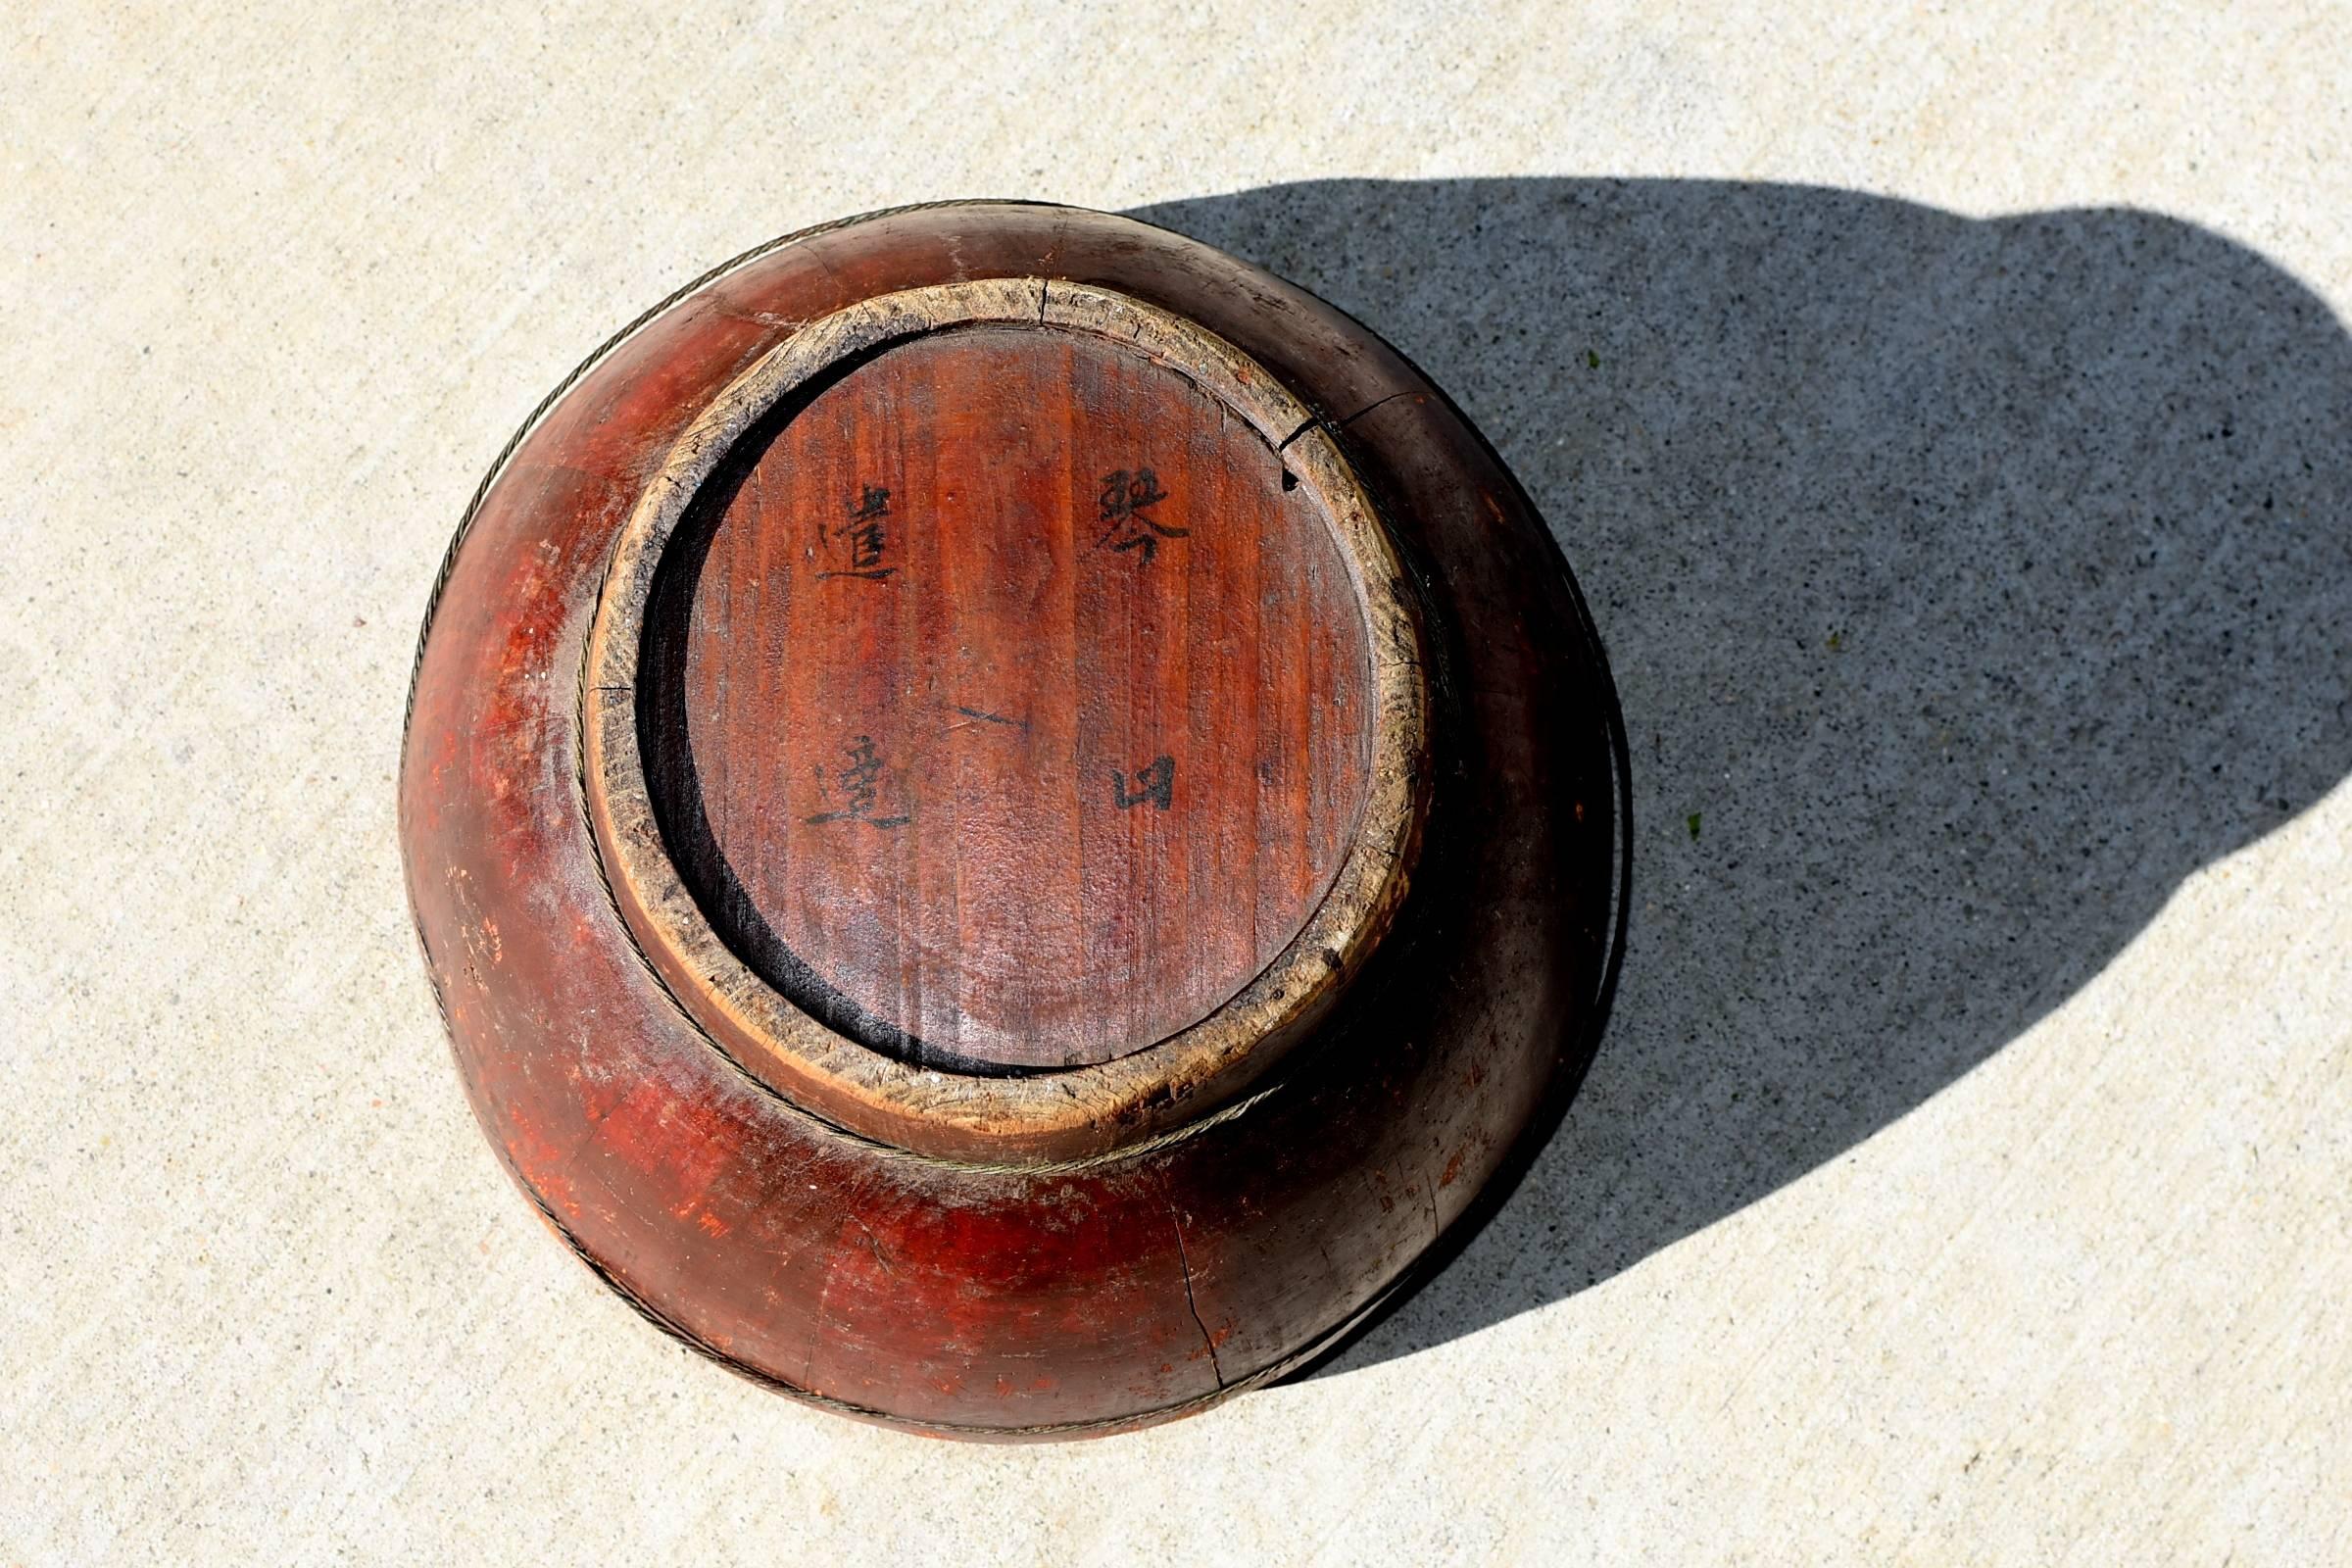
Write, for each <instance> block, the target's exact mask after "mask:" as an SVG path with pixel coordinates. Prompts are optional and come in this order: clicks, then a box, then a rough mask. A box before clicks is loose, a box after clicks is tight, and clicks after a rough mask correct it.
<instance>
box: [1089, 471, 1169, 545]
mask: <svg viewBox="0 0 2352 1568" xmlns="http://www.w3.org/2000/svg"><path fill="white" fill-rule="evenodd" d="M1167 499H1168V493H1167V492H1166V491H1165V490H1162V489H1161V488H1160V487H1159V475H1158V474H1156V473H1154V472H1152V470H1151V469H1150V468H1133V469H1129V468H1121V469H1119V470H1118V471H1117V472H1116V473H1106V474H1104V475H1103V494H1102V497H1101V505H1102V511H1103V519H1102V520H1103V522H1104V523H1106V524H1107V525H1108V526H1106V527H1105V528H1104V529H1103V537H1102V538H1100V539H1098V540H1097V541H1096V543H1097V544H1099V545H1103V546H1107V547H1108V548H1110V549H1112V550H1136V551H1141V552H1142V555H1141V557H1140V559H1141V560H1142V561H1143V562H1144V563H1145V564H1150V563H1151V561H1152V557H1153V556H1156V555H1157V554H1159V542H1160V541H1161V540H1162V539H1182V538H1185V537H1187V536H1189V535H1190V534H1191V533H1192V530H1191V529H1190V528H1172V527H1170V526H1168V524H1166V523H1164V522H1161V521H1160V520H1159V519H1158V518H1157V517H1154V516H1152V513H1151V511H1150V509H1151V508H1152V507H1154V506H1156V505H1158V504H1159V503H1160V502H1162V501H1165V500H1167Z"/></svg>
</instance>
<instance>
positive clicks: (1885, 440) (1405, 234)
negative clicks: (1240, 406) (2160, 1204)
mask: <svg viewBox="0 0 2352 1568" xmlns="http://www.w3.org/2000/svg"><path fill="white" fill-rule="evenodd" d="M1137 216H1139V217H1142V218H1146V219H1148V220H1150V221H1153V222H1158V223H1163V224H1165V225H1167V226H1169V227H1171V228H1176V229H1180V230H1182V231H1184V232H1186V233H1189V234H1193V235H1196V236H1198V237H1199V238H1201V239H1204V240H1207V241H1209V242H1211V243H1213V244H1216V245H1220V246H1223V247H1225V248H1226V249H1228V250H1232V251H1235V252H1237V253H1239V254H1240V255H1242V256H1245V257H1248V258H1250V259H1251V260H1253V261H1256V262H1258V263H1261V264H1262V265H1264V266H1266V267H1268V268H1271V269H1272V270H1275V271H1277V272H1280V273H1283V274H1284V275H1286V276H1288V277H1291V278H1293V279H1295V280H1297V281H1298V282H1299V283H1301V284H1304V285H1305V286H1306V287H1308V288H1311V289H1313V290H1315V291H1316V292H1317V293H1320V294H1322V295H1323V296H1325V297H1326V298H1328V299H1330V300H1332V301H1333V302H1335V303H1336V304H1338V305H1340V306H1342V307H1344V308H1346V309H1347V310H1348V311H1350V312H1352V313H1354V314H1355V315H1357V316H1358V317H1360V318H1362V319H1364V320H1365V321H1366V322H1368V323H1369V324H1370V325H1371V326H1372V327H1373V328H1374V329H1375V330H1377V331H1379V332H1380V333H1381V334H1383V335H1384V336H1386V337H1388V338H1389V339H1390V340H1391V341H1393V342H1395V343H1396V344H1397V346H1398V347H1400V348H1402V349H1403V350H1404V351H1405V352H1406V353H1407V354H1409V355H1410V356H1412V357H1413V358H1414V359H1415V360H1417V361H1418V362H1419V363H1420V364H1421V366H1422V367H1423V368H1425V369H1426V370H1428V371H1429V372H1430V374H1431V375H1432V376H1433V377H1435V378H1436V380H1437V381H1438V382H1439V383H1440V384H1441V385H1443V386H1444V387H1446V389H1447V390H1448V391H1449V392H1451V393H1452V394H1453V396H1454V397H1455V398H1456V399H1457V400H1458V401H1459V402H1460V404H1461V405H1462V407H1463V408H1464V410H1465V411H1466V412H1467V413H1468V414H1469V415H1470V417H1472V418H1473V419H1474V420H1476V421H1477V422H1478V423H1479V424H1480V426H1481V427H1482V428H1483V429H1484V430H1485V431H1486V433H1487V435H1488V436H1489V437H1490V438H1491V439H1492V440H1493V441H1494V442H1495V446H1496V447H1497V448H1498V449H1499V450H1500V451H1501V453H1502V455H1503V457H1504V459H1505V460H1506V461H1507V462H1508V463H1509V464H1510V465H1511V466H1512V467H1513V468H1514V469H1516V471H1517V472H1518V474H1519V477H1520V478H1521V480H1522V481H1523V482H1524V483H1525V484H1526V485H1527V487H1528V489H1529V490H1530V491H1531V492H1532V493H1533V495H1534V496H1535V498H1536V501H1537V503H1538V504H1539V505H1540V506H1541V507H1542V508H1543V510H1544V514H1545V515H1546V516H1547V517H1548V518H1549V519H1550V522H1551V525H1552V527H1553V530H1554V532H1555V533H1556V534H1557V536H1558V538H1559V540H1560V542H1561V545H1562V547H1563V548H1564V549H1565V551H1566V553H1567V556H1568V559H1569V561H1570V563H1571V564H1572V565H1573V566H1574V567H1575V569H1576V572H1577V574H1578V576H1579V578H1580V580H1581V581H1582V582H1583V584H1584V587H1585V590H1586V592H1587V594H1588V595H1589V596H1590V597H1591V599H1592V601H1593V610H1594V613H1595V615H1596V616H1597V618H1598V620H1599V623H1600V630H1601V633H1602V635H1603V636H1604V637H1605V638H1606V639H1607V642H1608V646H1609V652H1610V657H1611V661H1612V663H1613V665H1614V667H1615V671H1616V676H1617V682H1618V687H1619V691H1620V693H1621V695H1622V697H1623V700H1624V707H1625V714H1626V721H1627V724H1628V726H1629V729H1630V732H1631V736H1632V742H1633V763H1634V781H1635V792H1634V821H1635V825H1636V833H1637V844H1636V850H1635V871H1634V884H1633V886H1634V908H1633V931H1632V939H1631V945H1630V952H1629V956H1628V958H1627V961H1626V967H1625V970H1624V974H1623V978H1622V984H1621V988H1620V991H1619V993H1618V997H1617V1002H1616V1008H1615V1013H1614V1017H1613V1019H1612V1021H1611V1023H1610V1025H1609V1029H1608V1033H1607V1036H1606V1038H1605V1039H1604V1040H1603V1042H1602V1044H1601V1048H1600V1054H1599V1055H1598V1057H1597V1059H1596V1060H1595V1062H1594V1065H1593V1070H1592V1073H1591V1076H1590V1077H1589V1078H1588V1079H1587V1081H1586V1084H1585V1087H1584V1090H1583V1093H1582V1095H1581V1097H1580V1098H1579V1099H1578V1100H1577V1102H1576V1103H1575V1105H1574V1106H1573V1108H1572V1109H1571V1110H1570V1112H1569V1114H1568V1116H1567V1118H1566V1120H1565V1122H1564V1123H1563V1124H1562V1126H1561V1129H1560V1131H1559V1133H1558V1134H1557V1136H1556V1137H1554V1138H1553V1139H1552V1141H1551V1142H1550V1144H1549V1145H1548V1146H1547V1147H1546V1148H1545V1149H1544V1151H1543V1152H1542V1154H1541V1155H1540V1156H1539V1157H1537V1158H1536V1160H1535V1162H1534V1164H1533V1167H1532V1168H1531V1169H1530V1171H1529V1173H1528V1175H1527V1177H1526V1179H1525V1180H1524V1181H1523V1182H1522V1183H1521V1185H1520V1186H1519V1188H1518V1189H1517V1191H1516V1193H1515V1194H1514V1195H1513V1196H1512V1197H1511V1198H1510V1200H1509V1201H1508V1202H1507V1203H1505V1204H1503V1206H1502V1207H1501V1209H1500V1211H1499V1213H1498V1214H1496V1215H1495V1217H1494V1218H1493V1219H1492V1220H1491V1221H1490V1222H1489V1223H1487V1225H1486V1226H1485V1228H1484V1230H1483V1231H1481V1232H1479V1233H1478V1234H1477V1235H1476V1236H1475V1237H1474V1238H1471V1239H1468V1240H1467V1242H1466V1244H1465V1245H1461V1246H1460V1250H1459V1252H1458V1255H1457V1256H1454V1257H1453V1259H1452V1261H1451V1264H1450V1266H1449V1267H1447V1268H1446V1269H1445V1270H1444V1271H1443V1272H1442V1273H1440V1274H1438V1275H1437V1276H1436V1277H1435V1278H1434V1279H1433V1280H1432V1281H1430V1283H1428V1284H1427V1285H1425V1286H1424V1287H1423V1288H1422V1289H1421V1290H1419V1291H1418V1292H1417V1293H1415V1294H1414V1295H1412V1296H1411V1297H1409V1298H1408V1299H1405V1300H1404V1301H1402V1302H1401V1303H1400V1304H1398V1305H1397V1306H1396V1307H1395V1308H1393V1309H1392V1310H1391V1311H1389V1312H1388V1313H1387V1314H1385V1315H1384V1316H1383V1318H1382V1319H1381V1320H1379V1321H1378V1322H1376V1323H1375V1324H1373V1325H1372V1326H1371V1327H1370V1328H1369V1329H1368V1330H1367V1331H1366V1332H1364V1333H1362V1334H1360V1335H1359V1336H1357V1337H1356V1338H1355V1339H1354V1340H1353V1341H1352V1342H1351V1343H1350V1344H1349V1345H1348V1346H1347V1347H1345V1348H1343V1349H1342V1350H1341V1351H1340V1352H1339V1353H1338V1354H1337V1355H1336V1356H1334V1357H1332V1358H1329V1359H1327V1360H1326V1361H1325V1362H1324V1363H1323V1370H1324V1371H1327V1372H1328V1371H1344V1370H1348V1369H1351V1368H1355V1367H1361V1366H1367V1365H1371V1364H1374V1363H1377V1362H1379V1361H1382V1360H1386V1359H1388V1358H1390V1357H1393V1356H1397V1355H1403V1354H1407V1353H1409V1352H1411V1351H1414V1350H1417V1349H1420V1348H1426V1347H1428V1346H1432V1345H1436V1344H1440V1343H1443V1342H1445V1341H1447V1340H1451V1339H1454V1338H1456V1337H1459V1336H1461V1335H1465V1334H1469V1333H1472V1332H1475V1331H1476V1330H1478V1329H1480V1328H1483V1327H1485V1326H1487V1325H1489V1324H1492V1323H1496V1322H1499V1321H1502V1320H1504V1319H1507V1318H1510V1317H1512V1316H1514V1315H1516V1314H1518V1313H1521V1312H1525V1311H1528V1310H1530V1309H1533V1308H1536V1307H1540V1306H1543V1305H1545V1304H1546V1303H1549V1302H1552V1301H1555V1300H1558V1299H1562V1298H1565V1297H1568V1296H1571V1295H1573V1294H1575V1293H1576V1292H1577V1291H1579V1290H1582V1289H1583V1288H1585V1287H1586V1286H1588V1285H1591V1284H1593V1283H1595V1282H1596V1281H1599V1280H1601V1279H1604V1278H1606V1277H1608V1276H1609V1275H1611V1274H1614V1273H1616V1272H1617V1271H1619V1270H1621V1269H1625V1268H1627V1267H1629V1266H1631V1265H1633V1264H1635V1263H1637V1262H1639V1261H1640V1260H1641V1259H1642V1258H1643V1257H1644V1256H1646V1255H1647V1254H1649V1253H1650V1252H1653V1251H1655V1250H1658V1249H1659V1248H1662V1247H1666V1246H1669V1245H1671V1244H1672V1243H1674V1242H1675V1241H1676V1240H1677V1239H1679V1238H1681V1237H1683V1236H1686V1235H1688V1234H1690V1233H1691V1231H1694V1230H1696V1229H1698V1228H1699V1227H1701V1226H1704V1225H1707V1224H1709V1223H1711V1222H1713V1221H1714V1220H1716V1219H1718V1218H1721V1217H1722V1216H1724V1215H1726V1214H1730V1213H1732V1212H1734V1211H1735V1210H1737V1209H1739V1208H1740V1207H1741V1206H1743V1205H1745V1204H1747V1203H1749V1202H1752V1201H1755V1200H1757V1199H1759V1198H1761V1197H1763V1196H1764V1195H1766V1194H1768V1193H1770V1192H1772V1191H1773V1190H1774V1189H1775V1188H1778V1187H1780V1186H1781V1185H1783V1184H1784V1183H1786V1182H1789V1181H1792V1180H1794V1179H1796V1178H1797V1177H1799V1176H1802V1175H1803V1174H1805V1173H1806V1172H1807V1171H1809V1170H1811V1169H1813V1168H1814V1167H1815V1166H1818V1165H1820V1164H1822V1163H1824V1162H1825V1161H1827V1160H1830V1159H1833V1158H1835V1157H1836V1156H1837V1155H1838V1153H1839V1152H1842V1151H1844V1150H1846V1149H1848V1148H1850V1147H1852V1146H1853V1145H1854V1144H1855V1143H1857V1142H1858V1141H1859V1140H1861V1139H1864V1138H1867V1137H1869V1136H1870V1135H1871V1134H1872V1133H1874V1132H1876V1131H1877V1130H1878V1129H1880V1128H1882V1127H1884V1126H1886V1125H1887V1123H1888V1122H1890V1121H1892V1120H1893V1119H1894V1118H1896V1117H1898V1116H1900V1115H1901V1114H1902V1113H1903V1112H1905V1111H1907V1110H1909V1109H1910V1108H1912V1107H1913V1106H1915V1105H1917V1104H1919V1103H1921V1102H1922V1101H1924V1100H1925V1099H1927V1098H1928V1097H1929V1096H1930V1095H1933V1094H1935V1093H1936V1091H1937V1090H1939V1089H1941V1088H1942V1087H1944V1086H1945V1085H1946V1084H1948V1083H1950V1082H1952V1081H1953V1080H1954V1079H1955V1078H1957V1077H1959V1076H1960V1075H1961V1074H1962V1073H1965V1072H1967V1071H1968V1070H1969V1069H1970V1068H1971V1067H1973V1066H1974V1065H1976V1064H1977V1063H1978V1062H1980V1061H1983V1060H1984V1059H1985V1057H1987V1056H1989V1055H1990V1054H1993V1053H1994V1052H1996V1051H1999V1050H2000V1049H2001V1048H2002V1047H2003V1046H2004V1045H2006V1044H2007V1043H2008V1042H2009V1041H2011V1040H2013V1039H2015V1038H2016V1037H2017V1036H2018V1035H2019V1034H2020V1033H2021V1032H2022V1031H2024V1030H2025V1029H2026V1028H2028V1027H2029V1026H2030V1025H2031V1024H2033V1023H2034V1020H2035V1019H2037V1018H2039V1017H2041V1016H2042V1015H2043V1014H2044V1013H2046V1012H2048V1011H2049V1010H2050V1009H2051V1008H2053V1007H2055V1006H2057V1005H2060V1004H2061V1003H2063V1002H2064V1001H2065V1000H2066V999H2067V998H2068V997H2069V996H2070V995H2072V994H2073V993H2074V992H2075V991H2076V990H2077V989H2078V988H2079V987H2081V986H2082V984H2083V982H2084V981H2085V980H2087V979H2088V978H2089V977H2090V976H2092V975H2093V974H2095V973H2097V972H2098V970H2099V969H2100V968H2101V967H2102V966H2103V965H2105V964H2106V963H2107V962H2108V961H2109V960H2110V959H2111V958H2112V957H2113V956H2115V955H2116V953H2117V951H2118V950H2119V949H2120V948H2122V947H2123V945H2124V944H2125V943H2127V942H2129V941H2130V940H2131V938H2132V937H2133V935H2135V934H2136V933H2137V932H2138V931H2139V930H2140V929H2141V928H2142V927H2143V926H2145V925H2146V924H2147V923H2148V921H2149V920H2150V919H2151V918H2152V917H2153V916H2154V915H2155V914H2156V912H2157V910H2158V909H2159V908H2160V907H2162V906H2163V904H2164V903H2165V901H2166V899H2167V898H2168V897H2170V895H2171V894H2172V893H2173V891H2174V889H2176V888H2177V887H2178V886H2179V885H2180V882H2181V880H2182V879H2183V878H2184V877H2186V876H2188V875H2189V874H2190V873H2191V872H2193V871H2195V870H2196V869H2198V868H2199V867H2200V866H2203V865H2205V864H2207V863H2209V862H2211V861H2212V860H2214V859H2215V858H2218V857H2221V856H2225V855H2227V854H2229V852H2230V851H2232V850H2235V849H2237V848H2239V847H2240V846H2242V845H2244V844H2246V843H2248V842H2250V841H2251V840H2253V839H2255V838H2257V837H2259V836H2261V835H2262V834H2263V833H2265V832H2267V831H2269V830H2270V829H2272V828H2274V827H2276V826H2278V824H2279V823H2280V822H2282V821H2284V820H2285V819H2286V818H2287V817H2288V816H2290V815H2292V814H2293V813H2294V812H2296V811H2298V810H2301V809H2304V808H2305V807H2308V806H2309V805H2311V804H2312V803H2313V802H2314V801H2315V800H2316V799H2318V798H2319V797H2320V796H2321V795H2323V794H2324V793H2326V792H2327V790H2329V789H2330V788H2332V787H2333V786H2334V785H2335V784H2336V783H2337V782H2338V781H2339V780H2340V779H2342V778H2343V777H2344V776H2345V774H2346V772H2347V771H2348V770H2352V513H2348V506H2347V498H2348V497H2352V341H2348V340H2347V338H2346V336H2345V333H2344V332H2343V330H2342V329H2341V327H2340V326H2339V325H2338V323H2337V322H2336V320H2335V319H2334V318H2333V316H2332V315H2331V313H2330V312H2329V311H2328V309H2327V307H2326V306H2325V305H2324V304H2322V303H2321V302H2320V301H2319V300H2318V299H2317V298H2316V297H2315V296H2313V295H2312V294H2311V293H2310V292H2308V291H2307V290H2305V289H2304V288H2303V287H2301V286H2300V285H2298V284H2297V283H2296V282H2295V280H2294V279H2293V278H2291V277H2290V276H2288V275H2287V274H2286V273H2285V272H2284V271H2282V270H2279V269H2278V267H2276V266H2274V265H2273V264H2271V263H2269V262H2266V261H2265V260H2264V259H2263V258H2262V257H2260V256H2259V255H2257V254H2255V253H2254V252H2252V251H2250V250H2247V249H2245V248H2243V247H2241V246H2239V245H2236V244H2234V243H2232V242H2230V241H2229V240H2226V239H2223V238H2221V237H2220V236H2218V235H2216V234H2213V233H2211V232H2209V231H2207V230H2204V229H2200V228H2197V227H2195V226H2193V225H2191V224H2188V223H2185V222H2181V221H2177V220H2173V219H2168V218H2163V217H2159V216H2156V215H2153V214H2149V213H2140V212H2129V211H2117V210H2098V211H2069V212H2055V213H2039V214H2031V215H2027V216H2024V217H2018V218H2008V219H1999V220H1993V221H1975V220H1970V219H1965V218H1960V217H1956V216H1954V215H1952V214H1949V213H1942V212H1937V211H1935V210H1933V209H1930V208H1925V207H1917V206H1912V205H1909V204H1906V203H1902V202H1896V201H1887V200H1882V199H1878V198H1873V197H1867V196H1860V195H1855V194H1852V193H1850V192H1844V191H1836V190H1817V189H1807V188H1802V187H1795V186H1772V185H1747V184H1722V183H1700V182H1690V183H1686V182H1679V181H1639V180H1636V181H1614V180H1585V179H1493V180H1449V181H1432V182H1415V183H1387V182H1378V181H1355V180H1346V181H1329V182H1318V183H1311V184H1300V185H1285V186H1274V187H1269V188H1266V189H1261V190H1253V191H1247V192H1243V193H1240V194H1236V195H1230V196H1217V197H1205V198H1202V199H1200V200H1196V201H1183V202H1174V203H1169V204H1166V205H1163V206H1158V207H1152V208H1148V209H1144V210H1142V211H1141V212H1139V213H1138V214H1137ZM2213 1049H2214V1050H2215V1051H2217V1052H2226V1051H2228V1050H2229V1042H2228V1041H2227V1040H2216V1041H2214V1042H2213ZM2016 1131H2017V1136H2018V1137H2019V1138H2020V1139H2021V1140H2023V1139H2027V1138H2031V1137H2032V1136H2033V1133H2034V1129H2032V1128H2019V1129H2017V1130H2016Z"/></svg>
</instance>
